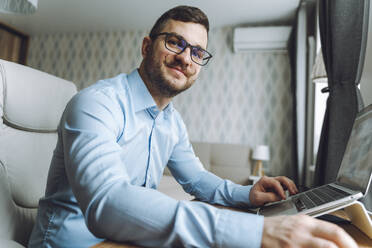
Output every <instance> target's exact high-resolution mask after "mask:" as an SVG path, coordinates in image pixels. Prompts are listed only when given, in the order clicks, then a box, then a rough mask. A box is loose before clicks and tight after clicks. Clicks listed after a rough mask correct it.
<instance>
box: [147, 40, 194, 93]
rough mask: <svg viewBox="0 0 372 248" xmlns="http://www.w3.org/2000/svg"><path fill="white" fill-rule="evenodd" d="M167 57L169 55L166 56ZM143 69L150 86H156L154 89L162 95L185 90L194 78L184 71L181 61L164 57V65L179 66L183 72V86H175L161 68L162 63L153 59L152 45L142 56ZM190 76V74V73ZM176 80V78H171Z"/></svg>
mask: <svg viewBox="0 0 372 248" xmlns="http://www.w3.org/2000/svg"><path fill="white" fill-rule="evenodd" d="M168 58H169V57H168ZM143 62H144V69H145V73H146V76H147V78H148V79H149V81H150V82H151V83H152V85H151V87H154V88H156V91H157V92H158V93H159V94H160V95H161V96H164V97H168V98H172V97H174V96H176V95H178V94H179V93H181V92H183V91H185V90H187V89H188V88H190V87H191V85H193V83H194V81H195V79H193V78H191V77H190V76H189V75H188V73H187V72H185V71H186V68H184V67H185V65H184V64H183V63H182V61H179V60H177V59H174V60H173V61H169V62H168V61H167V57H166V58H165V62H164V65H165V66H167V67H180V68H182V71H184V72H185V74H186V75H185V77H186V82H185V83H184V85H183V86H181V87H177V84H176V83H173V82H172V79H167V78H166V75H165V73H166V72H165V71H163V70H162V63H161V62H158V61H156V60H155V59H154V52H153V47H151V48H150V51H149V53H148V56H146V58H144V61H143ZM191 76H192V75H191ZM173 80H176V79H173Z"/></svg>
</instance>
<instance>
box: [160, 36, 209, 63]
mask: <svg viewBox="0 0 372 248" xmlns="http://www.w3.org/2000/svg"><path fill="white" fill-rule="evenodd" d="M165 46H166V47H167V48H168V49H169V50H170V51H172V52H175V53H178V54H179V53H182V52H183V51H184V50H185V49H186V47H187V46H188V44H187V42H186V41H185V40H183V39H181V38H179V37H177V36H176V35H167V37H166V40H165ZM190 48H191V59H192V60H193V61H194V62H195V63H197V64H199V65H205V64H206V63H207V62H208V59H206V58H207V57H208V54H207V53H206V51H205V50H203V49H202V48H199V47H193V46H191V45H190Z"/></svg>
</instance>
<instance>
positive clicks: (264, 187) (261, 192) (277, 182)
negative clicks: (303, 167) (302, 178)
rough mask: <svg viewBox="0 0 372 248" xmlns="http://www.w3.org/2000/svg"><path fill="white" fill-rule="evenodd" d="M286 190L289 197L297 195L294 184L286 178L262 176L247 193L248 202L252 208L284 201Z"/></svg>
mask: <svg viewBox="0 0 372 248" xmlns="http://www.w3.org/2000/svg"><path fill="white" fill-rule="evenodd" d="M286 189H288V191H289V193H290V194H291V195H294V194H297V193H298V189H297V187H296V185H295V184H294V182H293V181H292V180H291V179H289V178H287V177H283V176H281V177H266V176H263V177H262V178H261V179H260V180H259V181H258V182H257V183H256V184H255V185H253V187H252V189H251V192H250V193H249V201H250V203H251V204H252V205H254V206H262V205H264V204H265V203H269V202H274V201H279V200H284V199H285V198H286V196H285V190H286Z"/></svg>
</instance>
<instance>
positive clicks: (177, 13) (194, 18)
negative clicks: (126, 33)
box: [150, 5, 209, 39]
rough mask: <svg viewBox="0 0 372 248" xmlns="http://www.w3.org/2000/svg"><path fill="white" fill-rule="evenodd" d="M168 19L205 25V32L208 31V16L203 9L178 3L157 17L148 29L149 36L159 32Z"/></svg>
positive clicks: (152, 36) (151, 36)
mask: <svg viewBox="0 0 372 248" xmlns="http://www.w3.org/2000/svg"><path fill="white" fill-rule="evenodd" d="M170 19H173V20H176V21H181V22H193V23H198V24H201V25H203V26H204V27H205V29H206V30H207V34H208V32H209V21H208V17H207V15H206V14H204V12H203V11H201V10H200V9H199V8H196V7H191V6H186V5H180V6H177V7H174V8H172V9H170V10H168V11H167V12H165V13H164V14H163V15H162V16H160V17H159V19H158V20H157V21H156V22H155V24H154V26H153V27H152V29H151V31H150V38H151V39H154V37H155V36H156V34H158V33H160V31H161V30H162V29H163V28H164V26H165V24H166V23H167V21H168V20H170Z"/></svg>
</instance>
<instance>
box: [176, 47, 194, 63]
mask: <svg viewBox="0 0 372 248" xmlns="http://www.w3.org/2000/svg"><path fill="white" fill-rule="evenodd" d="M190 54H191V48H190V47H186V49H185V50H183V52H182V53H180V54H177V55H176V58H177V59H178V60H181V61H182V62H183V63H184V64H185V65H190V64H191V63H192V60H191V56H190Z"/></svg>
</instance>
